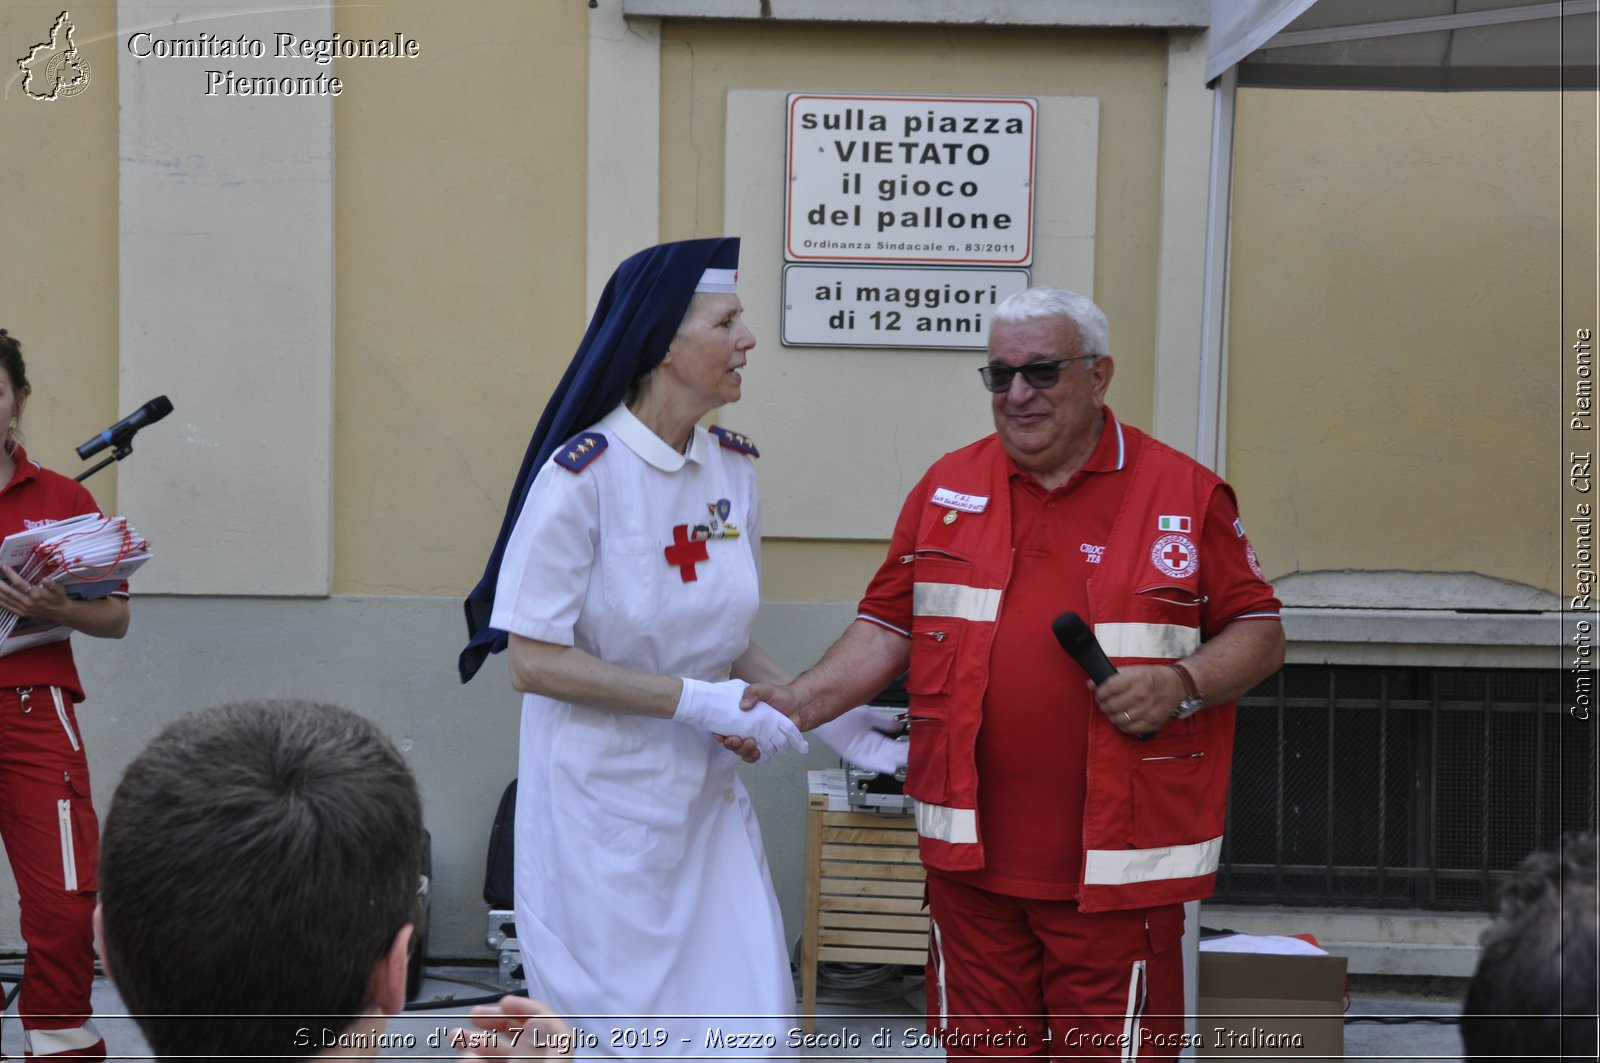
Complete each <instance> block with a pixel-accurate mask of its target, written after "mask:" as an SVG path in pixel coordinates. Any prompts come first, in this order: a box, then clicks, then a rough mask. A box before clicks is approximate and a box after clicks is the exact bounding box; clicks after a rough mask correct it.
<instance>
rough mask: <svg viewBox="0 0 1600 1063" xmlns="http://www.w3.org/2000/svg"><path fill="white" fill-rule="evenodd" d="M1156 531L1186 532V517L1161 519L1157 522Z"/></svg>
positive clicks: (1187, 522) (1187, 528)
mask: <svg viewBox="0 0 1600 1063" xmlns="http://www.w3.org/2000/svg"><path fill="white" fill-rule="evenodd" d="M1156 526H1157V528H1158V530H1160V531H1164V532H1187V531H1188V530H1189V518H1188V517H1161V518H1159V519H1158V520H1157V522H1156Z"/></svg>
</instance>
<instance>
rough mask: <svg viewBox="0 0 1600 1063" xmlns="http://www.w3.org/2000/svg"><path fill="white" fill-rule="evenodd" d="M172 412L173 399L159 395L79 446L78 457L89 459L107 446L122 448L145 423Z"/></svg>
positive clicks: (150, 422)
mask: <svg viewBox="0 0 1600 1063" xmlns="http://www.w3.org/2000/svg"><path fill="white" fill-rule="evenodd" d="M171 412H172V400H171V399H169V398H167V397H166V396H165V395H157V396H156V397H155V398H153V399H151V400H150V401H149V402H147V403H145V404H144V405H143V406H140V407H139V408H138V409H137V410H134V411H133V412H132V413H130V414H128V416H126V417H124V418H123V419H122V420H120V421H118V422H117V423H116V424H114V425H112V426H111V427H110V428H107V429H106V430H105V431H104V432H101V433H100V434H99V435H97V436H95V437H94V438H92V439H90V440H89V441H88V442H87V443H85V444H84V445H83V446H81V447H79V448H78V457H80V458H82V459H84V460H85V461H87V460H88V459H89V458H91V457H93V456H94V455H96V454H98V453H100V452H101V451H102V450H104V449H106V448H107V447H116V448H117V449H118V450H121V449H122V448H123V447H125V446H127V445H128V443H129V442H130V441H131V440H132V439H133V434H134V433H135V432H137V431H138V430H139V429H141V428H143V427H144V426H145V425H150V424H155V423H156V422H157V421H159V420H161V418H163V417H165V416H166V415H167V414H169V413H171Z"/></svg>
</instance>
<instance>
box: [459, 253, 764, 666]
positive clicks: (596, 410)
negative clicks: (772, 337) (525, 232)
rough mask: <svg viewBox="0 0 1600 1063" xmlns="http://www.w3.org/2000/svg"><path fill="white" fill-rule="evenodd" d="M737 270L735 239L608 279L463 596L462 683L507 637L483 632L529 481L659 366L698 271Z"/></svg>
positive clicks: (646, 256)
mask: <svg viewBox="0 0 1600 1063" xmlns="http://www.w3.org/2000/svg"><path fill="white" fill-rule="evenodd" d="M738 265H739V240H738V238H737V237H717V238H715V239H710V240H682V241H679V242H677V243H671V244H659V245H657V246H655V247H650V248H646V249H645V250H643V251H640V252H639V253H638V254H636V255H633V256H631V257H629V258H627V259H624V260H623V262H622V264H621V265H620V266H618V267H617V268H616V271H615V272H614V273H612V274H611V279H610V280H609V281H607V282H606V287H605V291H603V292H602V293H601V294H600V302H599V304H598V305H597V306H596V307H595V309H594V316H593V317H592V318H590V319H589V329H588V331H587V332H585V333H584V334H583V342H582V343H580V344H578V350H577V353H576V354H574V355H573V356H572V362H571V364H569V365H568V366H567V371H566V373H565V374H563V375H562V377H561V383H559V384H557V385H556V390H555V393H554V394H553V395H551V396H550V401H549V402H547V403H546V404H545V407H544V413H543V414H542V415H540V417H539V425H538V427H537V428H535V429H534V430H533V438H532V439H531V440H529V442H528V452H527V454H526V455H524V456H523V459H522V468H521V470H519V471H518V473H517V480H516V483H515V484H514V485H513V486H512V488H511V498H510V500H509V501H508V502H507V503H506V512H505V517H504V518H503V519H502V520H501V522H500V534H499V536H498V537H496V539H495V542H494V549H493V550H492V551H491V552H490V554H489V562H488V564H487V565H485V566H484V569H483V578H482V579H480V580H478V585H477V586H476V587H474V588H472V593H470V594H468V595H467V600H466V603H465V604H466V613H467V636H468V641H467V646H466V649H464V650H462V651H461V656H460V658H459V660H458V662H457V667H458V668H459V670H460V672H461V681H462V682H463V683H465V682H467V681H468V680H470V679H471V678H472V677H473V676H474V675H476V674H477V673H478V669H479V668H481V667H482V666H483V662H484V661H485V660H487V659H488V657H489V654H491V653H499V652H500V651H501V650H503V649H505V648H506V642H507V639H506V633H505V632H504V631H500V630H498V629H496V628H492V627H490V626H489V617H490V616H491V615H492V614H493V612H494V592H495V584H496V583H497V582H498V581H499V578H500V561H501V558H503V557H504V556H505V551H506V540H507V539H509V538H510V537H511V529H512V528H513V527H514V526H515V525H516V523H517V517H518V516H519V515H520V514H521V513H522V506H523V503H524V501H525V500H526V499H527V497H528V487H529V485H531V484H532V483H533V479H534V477H535V476H536V475H537V474H538V472H539V470H540V469H541V468H542V467H543V466H544V463H545V462H546V461H548V460H549V459H550V455H551V454H553V453H554V452H555V450H556V448H557V447H559V446H560V445H561V444H562V443H565V442H566V441H567V440H568V439H570V438H571V437H572V436H573V435H574V434H576V433H578V432H580V431H582V430H583V429H585V428H588V427H589V426H590V425H592V424H594V423H595V422H596V421H598V420H600V418H602V417H604V416H605V415H606V414H608V413H610V412H611V411H612V410H613V409H615V408H616V407H617V405H618V404H620V403H621V402H622V400H623V398H624V396H626V395H627V392H628V386H629V385H630V384H632V383H633V382H634V381H635V380H637V379H638V378H639V377H641V376H643V375H644V374H645V373H648V372H649V371H650V370H652V369H654V368H655V367H656V366H657V365H659V364H660V362H661V359H662V358H664V357H665V356H666V353H667V347H668V346H669V345H671V343H672V337H673V336H674V335H676V334H677V331H678V325H679V324H680V323H681V322H682V321H683V315H684V314H685V313H686V312H687V311H688V309H689V302H690V300H691V299H693V298H694V290H695V286H696V285H697V284H699V283H700V278H701V276H702V275H703V274H704V273H705V271H706V270H707V269H736V268H738Z"/></svg>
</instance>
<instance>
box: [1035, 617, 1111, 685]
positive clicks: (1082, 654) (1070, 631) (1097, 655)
mask: <svg viewBox="0 0 1600 1063" xmlns="http://www.w3.org/2000/svg"><path fill="white" fill-rule="evenodd" d="M1050 631H1051V632H1052V633H1053V634H1054V635H1055V637H1056V641H1057V642H1059V643H1061V648H1062V649H1064V650H1066V651H1067V653H1068V655H1069V656H1071V657H1072V659H1073V660H1074V661H1077V662H1078V664H1079V666H1080V667H1082V668H1083V670H1084V671H1085V672H1088V673H1089V678H1090V679H1093V680H1094V683H1095V686H1099V685H1100V684H1101V683H1104V682H1105V681H1106V680H1107V679H1110V678H1111V677H1112V676H1114V675H1116V674H1117V669H1116V667H1115V666H1114V665H1113V664H1112V663H1111V660H1110V658H1108V657H1107V656H1106V651H1105V650H1103V649H1101V648H1100V640H1099V639H1097V638H1095V637H1094V632H1093V631H1090V630H1089V625H1088V624H1085V623H1084V622H1083V617H1081V616H1079V615H1078V614H1077V613H1071V612H1068V613H1062V614H1061V615H1060V616H1058V617H1056V618H1055V621H1054V622H1053V623H1052V624H1051V625H1050Z"/></svg>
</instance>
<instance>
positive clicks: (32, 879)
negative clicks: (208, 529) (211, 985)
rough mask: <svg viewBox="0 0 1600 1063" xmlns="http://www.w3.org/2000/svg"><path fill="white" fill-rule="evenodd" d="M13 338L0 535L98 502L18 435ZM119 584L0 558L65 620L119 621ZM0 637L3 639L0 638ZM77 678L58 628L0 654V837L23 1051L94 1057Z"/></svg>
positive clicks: (91, 820) (2, 364) (4, 586)
mask: <svg viewBox="0 0 1600 1063" xmlns="http://www.w3.org/2000/svg"><path fill="white" fill-rule="evenodd" d="M28 393H29V387H28V374H27V369H26V367H25V366H24V365H23V361H22V346H21V344H19V343H18V342H17V341H16V339H15V338H13V337H11V336H9V335H7V333H6V331H5V330H4V329H0V423H4V424H6V425H8V426H9V427H8V429H7V432H6V440H5V447H4V451H3V453H0V484H4V486H3V487H0V538H3V537H5V536H7V535H11V534H13V533H15V532H19V531H22V530H23V529H25V528H37V527H39V526H41V525H44V524H51V523H53V522H55V521H58V520H64V519H66V518H68V517H75V516H78V515H80V514H84V513H98V512H100V510H99V507H97V506H96V505H95V504H94V499H93V498H92V497H91V496H90V494H89V492H88V490H86V489H85V488H84V487H83V485H82V484H79V483H77V482H76V481H74V480H69V479H68V478H67V477H65V476H62V475H61V474H59V473H54V472H51V471H50V470H49V469H46V468H42V467H41V466H40V465H39V463H38V462H36V461H34V460H32V459H31V458H29V457H28V455H27V453H26V452H25V451H24V450H23V449H22V446H21V444H19V443H18V442H17V438H16V436H17V423H18V421H20V420H21V417H22V411H23V408H24V407H25V406H26V405H27V403H28ZM127 599H128V595H127V588H126V586H125V585H124V586H123V587H122V588H120V589H119V590H118V591H117V592H115V593H113V594H112V595H111V596H110V597H107V598H102V599H99V600H98V601H78V600H76V599H73V598H69V597H67V594H66V592H65V591H63V590H62V589H61V586H60V585H59V584H57V583H55V582H53V581H50V580H46V581H45V582H43V583H41V584H40V585H39V586H37V587H34V586H30V585H29V584H28V583H27V581H26V580H23V579H22V578H21V577H19V576H18V575H17V574H16V572H15V571H13V570H12V569H11V568H10V567H8V566H0V608H4V609H9V610H11V611H12V612H14V613H16V614H17V615H18V616H22V617H31V618H36V619H41V620H50V621H54V622H56V623H60V624H65V625H66V626H67V627H69V628H71V629H72V630H74V631H78V632H82V633H83V634H85V635H92V636H94V637H96V638H110V639H116V638H121V637H122V636H123V634H124V633H125V632H126V631H127V630H128V600H127ZM0 649H3V646H0ZM82 700H83V685H82V683H80V682H79V680H78V670H77V668H76V667H74V665H73V663H72V644H71V642H70V641H68V640H66V639H63V640H61V641H59V642H48V643H44V644H42V645H36V646H31V647H29V648H27V649H23V650H18V651H17V652H16V653H12V654H8V655H6V656H4V657H0V838H3V839H4V841H5V847H6V853H7V855H9V856H10V858H11V871H12V874H13V875H14V876H15V878H16V881H17V894H18V897H19V899H20V901H21V908H22V937H23V940H24V941H26V942H27V945H28V956H27V959H26V960H25V961H24V963H23V967H22V990H21V998H20V1004H19V1010H20V1012H21V1015H22V1029H23V1041H24V1044H25V1045H26V1046H27V1054H28V1055H30V1056H60V1057H67V1056H71V1057H75V1058H80V1059H94V1060H99V1059H104V1058H105V1054H106V1045H105V1042H104V1041H103V1040H101V1038H100V1034H99V1032H98V1031H97V1030H96V1029H95V1026H94V1023H93V1022H91V1021H90V1019H89V1015H90V1013H91V1011H92V1010H93V1009H92V1007H91V1005H90V1001H89V991H90V986H91V983H92V982H93V980H94V928H93V918H94V904H95V893H96V890H97V889H98V888H99V884H98V879H97V874H98V868H99V845H100V825H99V821H98V819H97V818H96V817H95V812H94V806H93V804H91V803H90V796H89V761H88V758H87V757H86V756H85V755H84V751H83V735H82V734H81V732H79V730H78V721H77V718H76V716H75V714H74V710H73V705H74V704H75V703H77V702H79V701H82Z"/></svg>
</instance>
